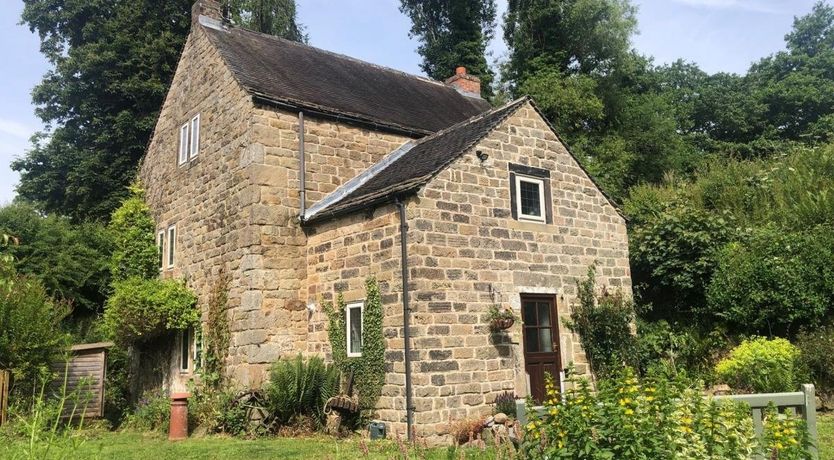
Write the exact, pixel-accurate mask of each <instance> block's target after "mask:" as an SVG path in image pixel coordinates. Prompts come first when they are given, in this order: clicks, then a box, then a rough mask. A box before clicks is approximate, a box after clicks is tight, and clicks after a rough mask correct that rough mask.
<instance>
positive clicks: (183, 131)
mask: <svg viewBox="0 0 834 460" xmlns="http://www.w3.org/2000/svg"><path fill="white" fill-rule="evenodd" d="M199 153H200V114H199V113H198V114H197V115H194V117H193V118H191V120H190V121H188V122H187V123H185V124H184V125H182V126H180V144H179V150H178V151H177V163H178V164H179V165H180V166H182V165H184V164H186V163H188V161H189V160H193V159H194V158H196V157H197V155H198V154H199Z"/></svg>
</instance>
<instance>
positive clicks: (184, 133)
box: [177, 123, 189, 165]
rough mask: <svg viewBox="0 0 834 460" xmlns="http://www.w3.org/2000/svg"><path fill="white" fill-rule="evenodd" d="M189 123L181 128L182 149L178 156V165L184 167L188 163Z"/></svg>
mask: <svg viewBox="0 0 834 460" xmlns="http://www.w3.org/2000/svg"><path fill="white" fill-rule="evenodd" d="M188 145H189V144H188V123H186V124H184V125H182V126H181V127H180V149H179V153H178V154H177V158H178V164H180V165H184V164H185V163H186V162H187V161H188Z"/></svg>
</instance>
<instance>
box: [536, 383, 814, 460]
mask: <svg viewBox="0 0 834 460" xmlns="http://www.w3.org/2000/svg"><path fill="white" fill-rule="evenodd" d="M572 386H573V387H574V388H573V389H571V390H568V391H567V392H566V393H565V394H560V393H559V392H558V390H557V389H556V388H555V386H554V385H553V382H552V380H549V381H548V383H547V392H546V400H545V401H544V410H543V411H541V412H537V411H532V410H530V411H528V413H530V414H531V416H530V419H529V421H528V423H527V424H526V426H525V427H524V429H525V430H524V431H525V432H524V438H523V442H522V446H521V448H522V450H523V451H524V453H525V455H526V456H525V458H531V459H538V458H550V459H553V458H587V459H615V458H616V459H646V458H651V459H699V460H700V459H703V460H718V459H721V460H727V459H729V460H742V459H749V458H752V457H753V456H754V455H755V454H758V453H760V452H762V451H766V452H773V451H774V450H773V449H777V450H776V451H777V452H778V457H773V458H779V459H780V460H784V459H804V458H806V457H803V456H798V455H799V454H801V453H805V450H803V449H802V448H796V449H793V447H792V446H802V447H804V446H805V445H806V443H804V442H803V439H804V438H803V436H804V437H807V432H806V433H805V434H802V430H801V427H799V426H798V421H796V420H795V419H792V418H790V417H787V418H785V419H784V421H779V422H778V423H780V424H776V421H777V420H781V419H779V417H776V416H775V415H770V416H768V417H767V420H766V428H765V436H764V438H763V439H762V442H761V446H760V442H759V440H758V439H757V437H756V435H755V432H754V430H753V421H752V417H751V416H750V409H749V407H747V406H746V405H745V404H743V403H738V402H734V401H732V400H728V399H710V398H704V397H703V396H702V395H701V393H700V391H697V390H695V389H692V388H688V387H686V386H685V385H683V384H681V383H679V382H674V381H668V380H661V379H657V380H651V379H646V380H644V381H642V382H641V381H640V380H638V379H637V378H636V377H635V376H634V374H633V372H631V371H630V370H627V371H625V372H623V373H621V374H620V375H619V376H617V377H615V378H611V379H603V380H601V381H600V382H599V385H598V386H599V388H598V391H596V392H594V391H592V389H591V387H590V385H589V384H588V382H587V381H585V380H579V381H576V382H573V385H572ZM791 430H793V431H791ZM777 442H778V443H777ZM791 449H793V450H791Z"/></svg>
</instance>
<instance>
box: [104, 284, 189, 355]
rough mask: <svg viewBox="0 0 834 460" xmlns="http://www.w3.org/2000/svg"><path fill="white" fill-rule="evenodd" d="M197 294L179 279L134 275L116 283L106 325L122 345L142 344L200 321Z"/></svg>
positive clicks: (106, 310)
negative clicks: (155, 278)
mask: <svg viewBox="0 0 834 460" xmlns="http://www.w3.org/2000/svg"><path fill="white" fill-rule="evenodd" d="M196 304H197V297H196V296H195V295H194V294H193V293H192V292H191V291H190V290H188V288H187V287H186V286H185V284H183V283H182V282H181V281H177V280H162V281H160V280H154V279H151V280H146V279H142V278H138V277H131V278H128V279H126V280H121V281H116V282H115V283H114V284H113V295H111V296H110V298H108V299H107V308H106V309H105V312H104V327H105V329H106V330H107V331H108V333H109V334H110V336H111V337H112V338H113V339H114V340H115V341H117V342H118V343H120V344H123V345H129V344H132V343H142V342H147V341H149V340H152V339H154V338H157V337H159V336H161V335H162V334H164V333H165V332H167V331H177V330H183V329H187V328H189V327H194V326H196V325H197V324H199V321H200V311H199V310H198V309H197V308H196Z"/></svg>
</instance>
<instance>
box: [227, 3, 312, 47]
mask: <svg viewBox="0 0 834 460" xmlns="http://www.w3.org/2000/svg"><path fill="white" fill-rule="evenodd" d="M227 6H228V8H229V13H230V15H231V17H232V20H233V21H234V22H235V23H236V24H239V25H240V26H242V27H244V28H247V29H250V30H255V31H257V32H263V33H265V34H269V35H276V36H278V37H282V38H286V39H287V40H292V41H295V42H301V43H307V40H308V39H309V37H308V36H307V34H306V33H305V32H304V26H303V25H302V24H300V23H299V22H298V12H297V9H296V6H295V0H228V2H227Z"/></svg>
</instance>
